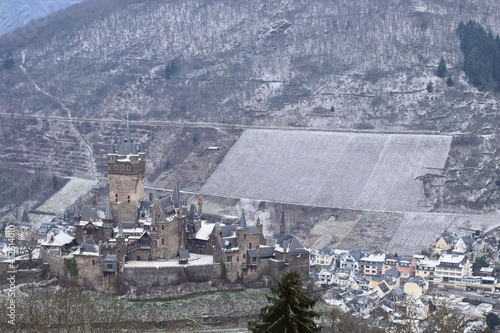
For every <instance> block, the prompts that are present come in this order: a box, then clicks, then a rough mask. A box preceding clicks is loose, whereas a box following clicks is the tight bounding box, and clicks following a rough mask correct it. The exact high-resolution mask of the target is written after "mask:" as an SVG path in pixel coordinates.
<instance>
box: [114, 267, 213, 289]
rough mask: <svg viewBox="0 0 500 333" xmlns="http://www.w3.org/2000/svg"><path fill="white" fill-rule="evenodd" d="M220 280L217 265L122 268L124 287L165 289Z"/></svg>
mask: <svg viewBox="0 0 500 333" xmlns="http://www.w3.org/2000/svg"><path fill="white" fill-rule="evenodd" d="M220 278H221V267H220V265H219V264H210V265H197V266H189V265H181V264H179V266H173V267H172V266H169V267H157V266H143V267H130V266H128V267H127V265H125V267H124V268H123V281H124V284H125V286H129V285H130V286H142V287H165V286H172V285H179V284H181V283H186V282H196V283H200V282H208V281H213V280H216V279H220Z"/></svg>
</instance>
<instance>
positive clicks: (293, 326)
mask: <svg viewBox="0 0 500 333" xmlns="http://www.w3.org/2000/svg"><path fill="white" fill-rule="evenodd" d="M301 288H302V281H301V280H300V275H299V273H298V272H297V271H291V272H287V273H285V274H284V275H283V277H282V278H281V281H279V282H278V287H277V288H273V289H271V292H272V295H271V296H266V297H267V301H268V302H269V303H271V305H268V306H265V307H264V308H262V310H261V313H260V315H259V319H260V320H261V321H262V322H255V321H250V322H249V323H248V328H249V329H250V331H252V332H253V333H264V332H266V333H312V332H318V331H319V329H320V328H319V327H318V325H316V323H315V322H314V319H315V318H318V317H319V313H317V312H316V311H314V310H312V308H313V307H314V305H315V304H316V300H314V299H311V298H309V297H307V296H306V295H305V294H304V293H303V292H302V290H301Z"/></svg>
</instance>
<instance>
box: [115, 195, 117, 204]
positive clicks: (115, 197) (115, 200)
mask: <svg viewBox="0 0 500 333" xmlns="http://www.w3.org/2000/svg"><path fill="white" fill-rule="evenodd" d="M115 203H118V193H115Z"/></svg>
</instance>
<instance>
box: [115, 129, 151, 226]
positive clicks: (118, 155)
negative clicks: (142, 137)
mask: <svg viewBox="0 0 500 333" xmlns="http://www.w3.org/2000/svg"><path fill="white" fill-rule="evenodd" d="M145 170H146V153H145V152H144V150H143V149H142V145H141V146H139V147H138V146H137V145H136V144H135V143H134V141H133V139H132V135H131V134H130V129H129V128H128V124H127V129H126V131H125V135H124V137H123V138H122V140H121V141H120V142H119V144H118V147H116V146H115V145H112V146H111V149H110V152H109V154H108V176H109V203H110V204H111V209H112V211H113V215H114V218H115V222H123V221H134V220H135V217H136V211H137V208H138V207H139V204H140V202H141V200H144V172H145Z"/></svg>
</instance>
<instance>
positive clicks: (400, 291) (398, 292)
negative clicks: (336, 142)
mask: <svg viewBox="0 0 500 333" xmlns="http://www.w3.org/2000/svg"><path fill="white" fill-rule="evenodd" d="M392 292H393V293H394V294H395V295H396V296H397V297H402V296H403V295H404V294H405V292H404V291H403V289H401V287H396V288H394V289H392Z"/></svg>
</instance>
